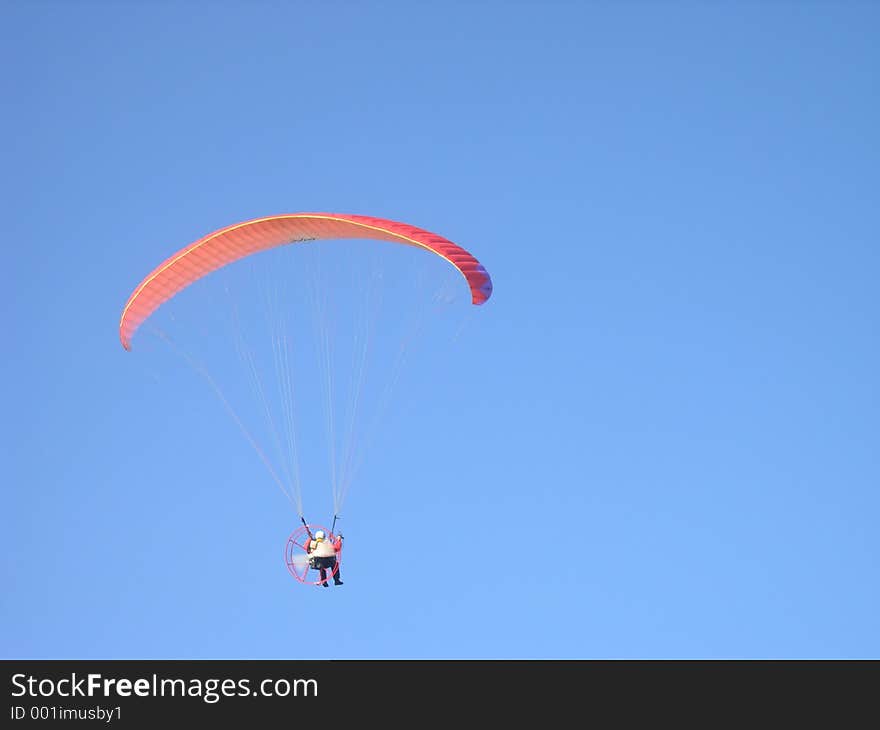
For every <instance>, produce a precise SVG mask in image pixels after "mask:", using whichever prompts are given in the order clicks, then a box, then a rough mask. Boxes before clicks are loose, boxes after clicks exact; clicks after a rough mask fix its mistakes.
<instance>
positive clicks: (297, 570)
mask: <svg viewBox="0 0 880 730" xmlns="http://www.w3.org/2000/svg"><path fill="white" fill-rule="evenodd" d="M331 239H366V240H368V241H369V240H372V241H383V242H388V243H394V244H402V245H404V246H409V247H414V248H417V249H421V250H424V251H426V252H428V253H431V254H433V255H434V256H437V257H439V258H440V259H444V260H445V261H447V262H448V263H450V264H451V265H452V266H453V267H454V268H455V270H456V271H457V272H458V274H460V275H461V276H462V277H463V278H464V280H465V283H466V285H467V287H468V290H467V291H468V293H469V295H470V302H471V304H473V305H482V304H484V303H485V302H486V301H487V300H488V299H489V297H490V296H491V294H492V281H491V279H490V277H489V274H488V272H487V271H486V269H485V268H484V267H483V266H482V264H480V262H479V261H477V259H476V258H474V256H472V255H471V254H470V253H469V252H468V251H466V250H465V249H464V248H462V247H460V246H458V245H457V244H455V243H453V242H452V241H450V240H448V239H446V238H443V237H441V236H439V235H437V234H435V233H431V232H430V231H427V230H424V229H422V228H417V227H415V226H412V225H409V224H406V223H401V222H398V221H392V220H388V219H383V218H376V217H370V216H363V215H351V214H339V213H289V214H281V215H272V216H267V217H262V218H254V219H251V220H247V221H243V222H240V223H235V224H233V225H229V226H226V227H224V228H220V229H219V230H216V231H214V232H212V233H209V234H208V235H206V236H204V237H202V238H200V239H199V240H197V241H195V242H194V243H192V244H190V245H188V246H186V247H184V248H182V249H180V250H179V251H177V252H176V253H174V254H173V255H171V256H169V257H168V258H167V259H166V260H165V261H163V262H162V263H161V264H159V265H158V266H157V267H156V268H155V269H153V271H151V272H150V273H149V274H148V275H147V276H146V277H144V279H143V280H142V281H141V282H140V284H138V285H137V286H136V287H135V289H134V290H133V291H132V293H131V295H130V296H129V298H128V301H127V302H126V303H125V306H124V308H123V310H122V316H121V317H120V321H119V338H120V341H121V343H122V346H123V347H124V348H125V349H126V350H132V343H133V339H134V337H135V334H136V333H137V332H138V331H139V329H140V328H141V327H142V326H143V325H144V324H145V323H147V322H148V320H150V318H151V317H153V315H154V314H155V313H156V312H157V310H159V309H160V308H161V307H162V306H163V305H164V304H166V303H167V302H169V301H170V300H172V299H173V298H174V297H176V296H177V295H178V294H179V293H180V292H182V291H183V290H184V289H187V288H188V287H190V286H191V285H192V284H194V283H195V282H197V281H199V280H201V279H202V278H205V277H208V276H209V275H211V274H213V273H214V272H216V271H218V270H219V269H222V268H225V267H228V266H229V265H230V264H233V263H234V262H237V261H239V260H241V259H245V258H248V257H251V256H253V255H254V254H258V253H260V252H264V251H270V250H272V249H277V248H279V247H282V246H285V245H287V244H303V243H309V242H320V241H328V240H331ZM319 245H324V244H319ZM297 248H298V247H297ZM331 286H332V284H331ZM282 309H283V308H282ZM285 324H286V321H280V323H279V325H278V327H277V329H278V330H279V331H280V334H276V335H274V336H273V337H274V338H273V341H272V346H273V349H274V352H275V355H276V357H278V353H279V352H281V355H282V356H281V357H280V363H281V365H280V366H279V371H280V373H279V377H280V379H281V393H282V396H281V398H280V401H281V406H280V407H281V408H283V409H285V411H284V415H285V418H282V419H276V418H274V417H273V416H272V414H271V412H270V411H269V409H268V406H267V416H268V419H267V420H268V423H269V424H270V426H271V428H272V431H273V433H274V432H275V429H276V426H277V423H276V421H279V422H283V423H284V424H285V425H286V427H287V435H288V437H289V438H287V439H286V441H287V442H288V443H289V447H290V448H289V451H290V456H289V457H285V458H284V459H282V465H283V469H277V468H275V467H273V465H272V464H271V463H270V460H269V458H268V457H267V455H266V453H265V450H264V449H262V448H261V447H260V445H259V444H258V443H257V440H256V439H255V438H254V437H253V436H252V435H251V434H250V431H249V430H248V429H247V428H246V427H245V425H244V423H243V422H242V419H240V418H239V417H238V415H237V414H236V413H235V412H234V410H233V408H232V406H231V405H230V403H229V402H228V400H227V398H226V397H225V396H224V395H223V393H222V392H221V390H220V388H219V386H218V385H217V384H216V382H215V380H214V378H212V377H211V375H210V374H208V373H207V371H206V370H205V369H204V368H203V367H202V366H200V365H195V363H194V362H192V361H191V358H189V357H188V356H186V354H185V353H184V356H185V357H186V359H187V360H190V364H192V365H194V367H195V369H196V370H197V371H199V372H200V374H202V375H204V376H205V377H206V379H207V380H208V381H209V384H210V385H211V386H212V388H213V389H214V390H215V391H216V392H217V394H218V396H220V398H221V401H223V404H224V406H225V407H226V408H227V410H228V411H230V413H231V415H233V418H234V419H235V420H236V421H237V422H238V425H239V427H240V428H241V430H242V432H243V433H244V434H245V435H246V436H247V438H248V440H249V441H250V442H251V444H252V445H253V446H254V448H255V449H256V450H257V452H258V454H259V455H260V457H261V458H262V460H263V461H264V463H265V464H266V466H267V467H268V468H269V471H270V473H271V475H272V477H273V479H274V480H275V481H276V483H278V485H279V486H280V487H281V489H282V491H284V492H285V494H287V495H288V496H289V497H290V496H291V495H290V494H289V488H290V487H292V491H293V492H294V495H295V496H294V497H291V500H292V501H293V502H294V503H295V506H296V507H297V511H298V513H299V518H300V521H301V522H302V523H303V526H302V527H300V528H298V530H296V531H295V532H294V533H293V534H292V535H291V536H290V537H289V539H288V541H287V545H286V546H285V563H286V565H287V568H288V571H289V572H290V574H291V575H292V576H293V577H294V578H296V579H297V580H298V581H300V582H303V583H312V584H314V585H325V586H326V585H328V583H327V580H328V578H332V579H333V580H334V583H336V584H337V585H341V583H342V581H341V578H340V564H341V549H342V540H341V535H339V534H338V533H334V529H330V530H328V529H326V528H323V527H320V526H317V525H310V524H308V523H307V522H306V520H305V518H304V517H303V508H302V496H301V494H300V486H299V476H298V456H297V454H298V452H297V449H298V446H297V438H296V433H297V432H296V429H295V425H294V423H293V420H294V419H293V411H294V407H293V384H294V381H295V378H294V377H293V375H292V374H291V372H290V370H292V368H289V365H288V364H287V360H286V358H287V357H288V355H289V352H288V348H289V345H288V340H287V337H286V333H285V332H283V331H282V330H283V329H284V326H285ZM334 334H335V333H328V332H324V333H322V336H323V338H324V339H325V340H329V339H330V338H331V337H332V336H334ZM237 344H238V343H237ZM328 346H329V345H328ZM364 348H365V349H366V348H367V346H366V345H365V346H364ZM328 358H329V356H328ZM276 364H277V363H276ZM359 367H360V370H359V371H358V377H360V378H363V372H362V370H363V367H364V366H363V363H360V365H359ZM254 374H256V372H255V371H254ZM256 385H257V390H258V392H259V396H260V398H261V399H262V400H263V401H266V400H270V399H268V398H267V396H266V393H265V388H264V387H263V385H262V381H260V380H259V379H257V381H256ZM332 386H333V383H332V379H331V378H329V376H328V385H327V388H328V399H332V396H333V394H334V392H335V391H334V389H333V387H332ZM358 387H359V386H358ZM335 390H336V391H338V390H339V389H338V388H336V389H335ZM355 397H356V399H355V400H354V401H353V405H352V409H353V411H357V409H358V408H360V407H361V403H360V391H357V392H356V396H355ZM354 420H355V417H354V415H352V416H351V421H352V423H353V422H354ZM329 421H330V426H331V430H332V427H333V419H332V418H330V419H329ZM351 428H353V426H352V427H351ZM348 436H349V437H350V436H351V434H348ZM332 438H333V435H332V434H331V452H333V445H332V444H333V441H332ZM275 440H277V441H278V442H279V443H280V442H282V441H285V439H280V438H279V439H275ZM332 458H333V454H332V453H331V459H332ZM355 461H356V460H355V459H354V458H353V457H352V454H351V450H350V449H349V450H348V451H346V453H345V455H344V457H340V463H341V466H340V468H339V469H338V470H337V468H336V466H335V465H334V466H333V467H332V469H333V477H332V481H333V482H334V483H333V484H332V485H331V486H332V487H333V497H334V511H333V525H334V528H335V524H336V519H337V518H338V517H339V510H340V508H341V502H342V499H343V498H344V496H345V494H346V493H347V489H348V484H349V483H350V481H351V474H352V472H353V468H354V467H353V466H352V464H354V463H355ZM282 471H285V472H286V473H287V475H288V476H282V473H281V472H282ZM319 535H320V536H319ZM309 571H314V572H317V573H318V574H319V577H318V578H317V579H312V575H313V574H310V572H309Z"/></svg>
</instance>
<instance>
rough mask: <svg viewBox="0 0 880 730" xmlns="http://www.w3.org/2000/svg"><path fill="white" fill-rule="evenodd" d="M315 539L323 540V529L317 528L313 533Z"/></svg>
mask: <svg viewBox="0 0 880 730" xmlns="http://www.w3.org/2000/svg"><path fill="white" fill-rule="evenodd" d="M315 539H316V540H323V539H324V531H323V530H318V531H317V532H316V533H315Z"/></svg>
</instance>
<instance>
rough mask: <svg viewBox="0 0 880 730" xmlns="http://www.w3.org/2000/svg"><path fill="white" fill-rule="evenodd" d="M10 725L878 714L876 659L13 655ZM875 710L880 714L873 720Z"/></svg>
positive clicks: (7, 677)
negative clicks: (82, 657) (33, 657)
mask: <svg viewBox="0 0 880 730" xmlns="http://www.w3.org/2000/svg"><path fill="white" fill-rule="evenodd" d="M2 665H3V676H4V680H3V681H4V684H5V693H6V698H7V703H6V704H7V706H6V708H5V710H4V711H3V712H4V721H3V724H4V726H8V727H16V726H22V727H26V726H28V725H30V724H32V723H34V722H41V723H45V722H56V723H71V722H73V723H76V724H80V723H83V722H86V723H89V724H94V725H95V726H97V725H98V724H101V725H102V726H104V727H140V726H151V727H156V726H159V725H169V724H170V725H172V726H176V725H178V724H182V723H189V722H206V723H208V722H214V723H220V724H221V725H222V726H224V727H225V726H227V725H229V724H230V723H233V724H234V725H235V726H241V725H246V726H250V725H252V724H253V723H268V722H275V721H286V722H291V721H294V722H295V723H296V724H301V723H303V722H312V721H321V722H326V721H331V720H333V719H334V718H343V717H349V718H350V717H355V718H356V719H359V720H362V721H366V720H370V721H372V720H380V721H381V720H382V719H383V718H390V717H397V718H406V717H410V718H411V719H413V720H414V721H418V723H419V724H422V723H424V722H428V723H429V724H432V723H433V722H435V721H436V720H438V719H442V718H444V717H446V718H453V719H461V718H463V717H467V718H470V719H473V718H474V717H478V716H482V717H488V718H492V719H494V720H495V721H500V720H509V721H517V720H522V719H523V718H525V717H533V718H534V717H543V718H545V719H551V718H552V719H558V720H564V719H573V718H578V719H579V721H581V720H582V721H587V719H588V718H594V719H598V718H599V717H608V716H609V713H612V715H611V716H612V717H614V718H616V719H617V720H623V719H626V718H631V717H632V718H635V717H639V718H644V717H645V716H646V715H647V716H650V717H653V719H654V720H659V719H664V718H666V719H675V718H683V717H686V716H688V715H690V716H692V717H695V718H703V719H704V720H706V721H713V722H714V721H717V720H730V719H738V720H745V721H751V722H754V721H766V720H768V719H771V718H775V719H776V720H781V721H782V720H791V719H792V718H793V717H794V716H796V715H801V716H804V717H807V718H809V719H810V720H812V721H814V722H815V721H817V720H819V719H821V718H825V719H826V720H828V721H832V720H833V721H834V722H835V724H839V722H840V720H841V719H842V718H844V717H847V716H849V717H852V718H864V719H868V718H874V717H876V715H877V711H876V702H874V699H873V698H874V697H875V696H876V695H877V687H878V680H880V671H878V669H880V665H878V663H877V662H873V661H863V662H858V661H851V662H850V661H846V662H834V661H751V660H750V661H715V662H712V661H611V660H609V661H561V660H560V661H557V660H552V661H490V660H486V661H483V660H479V661H440V660H437V661H434V660H430V661H409V660H407V661H369V660H364V661H355V660H352V661H324V660H315V661H305V660H296V661H263V660H257V661H243V660H228V661H217V660H208V661H190V660H181V661H170V660H156V661H148V660H95V661H93V660H81V661H79V660H76V661H75V660H47V661H37V660H6V661H3V662H2ZM865 713H867V714H865Z"/></svg>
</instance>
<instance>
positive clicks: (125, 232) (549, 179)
mask: <svg viewBox="0 0 880 730" xmlns="http://www.w3.org/2000/svg"><path fill="white" fill-rule="evenodd" d="M429 5H430V6H429ZM0 14H2V22H0V28H2V30H0V33H2V41H3V42H2V44H0V49H2V50H0V61H2V67H3V68H4V72H3V74H2V77H0V83H2V86H3V95H4V98H5V99H6V100H7V102H8V103H7V107H8V111H7V113H6V114H4V115H2V118H0V131H2V135H3V138H4V139H5V141H6V144H5V145H4V153H3V158H4V164H3V170H4V173H3V176H2V183H0V184H2V188H3V189H2V201H3V202H2V206H3V221H4V229H5V230H4V236H3V240H4V250H5V253H6V257H7V267H6V271H5V276H4V279H5V281H6V288H7V291H9V292H10V294H11V296H9V297H8V298H7V306H6V307H4V308H3V310H2V321H3V325H4V331H5V334H6V336H5V340H4V341H5V344H4V357H3V359H2V362H3V365H2V372H3V378H2V385H0V387H2V394H3V402H4V404H5V411H6V417H5V418H4V419H3V425H2V429H3V434H2V435H3V438H2V440H0V443H2V450H3V458H2V481H3V490H2V495H3V508H2V510H0V513H2V518H0V527H2V540H3V542H2V555H3V558H2V566H3V569H2V580H3V585H4V590H3V591H2V593H0V615H2V619H3V620H2V622H0V626H2V629H0V631H2V634H0V654H2V656H3V657H6V658H25V657H26V658H44V657H57V658H97V657H100V658H178V657H180V658H316V659H318V658H364V659H379V658H465V659H471V658H475V659H476V658H529V659H531V658H630V657H636V658H680V657H684V658H706V657H708V658H726V657H758V658H772V657H783V658H795V657H807V658H814V657H877V656H880V621H878V616H880V592H878V581H877V566H878V565H880V539H878V536H877V530H876V525H877V517H878V509H880V490H878V487H880V461H878V455H880V449H878V445H880V419H878V404H880V399H878V375H877V374H878V372H880V347H878V332H880V329H878V326H877V320H878V296H877V284H876V282H877V279H878V269H880V253H878V246H877V231H878V213H877V211H878V210H880V206H878V202H880V201H878V190H880V180H878V169H880V145H878V137H877V130H878V129H880V107H878V101H877V93H876V91H877V87H876V70H877V68H878V66H880V58H878V53H880V51H878V48H880V45H878V43H877V39H878V31H880V10H878V8H877V6H876V4H874V3H868V2H865V3H858V2H844V3H831V2H827V3H814V2H803V3H792V2H769V3H767V2H763V3H747V2H741V3H708V2H704V3H687V2H668V3H638V2H623V3H598V2H595V3H593V2H577V3H576V2H540V3H538V2H534V3H524V2H468V3H465V2H447V3H442V4H439V5H438V4H425V3H404V2H399V3H395V2H382V3H378V2H375V3H374V2H368V3H355V2H327V3H304V2H303V3H298V2H290V3H270V2H257V3H250V2H249V3H245V2H240V3H236V2H221V3H204V2H189V3H170V2H167V3H165V2H156V3H135V2H131V3H109V2H108V3H90V2H76V3H60V2H58V3H45V2H7V3H4V4H3V7H2V9H0ZM311 210H319V211H320V210H327V211H338V212H345V213H358V214H365V215H375V216H382V217H387V218H391V219H395V220H401V221H405V222H408V223H412V224H415V225H419V226H422V227H424V228H427V229H429V230H432V231H435V232H437V233H439V234H441V235H444V236H447V237H449V238H451V239H452V240H454V241H456V242H457V243H460V244H461V245H463V246H465V247H466V248H467V249H469V250H470V251H471V252H472V253H473V254H474V255H475V256H477V257H478V258H479V259H480V260H481V261H482V262H483V263H484V264H485V266H486V267H487V269H488V270H489V271H490V272H491V274H492V277H493V281H494V284H495V292H494V295H493V297H492V299H491V300H490V301H489V302H488V303H487V304H486V305H485V306H484V307H482V308H480V309H479V310H478V311H473V312H471V311H468V312H467V313H466V317H467V326H466V327H464V328H463V329H462V330H461V332H460V335H459V336H457V337H456V338H455V340H454V343H452V344H450V340H449V339H448V337H447V338H446V339H444V338H443V337H440V338H438V339H436V340H433V339H431V337H430V336H426V337H425V338H423V344H424V346H425V349H424V350H422V352H423V357H422V358H421V359H416V360H414V361H413V363H412V366H411V367H408V369H407V371H406V378H405V383H404V386H405V387H402V388H401V390H400V392H399V397H398V398H397V400H396V403H395V413H396V415H395V416H394V417H393V418H392V417H389V419H388V420H387V422H386V423H384V424H383V429H382V435H381V438H380V439H379V440H378V442H377V446H376V447H375V448H374V449H373V450H371V453H370V455H369V459H368V462H367V463H366V464H365V466H364V469H363V470H362V472H361V473H360V475H359V477H358V479H357V481H356V483H355V484H353V486H352V488H351V492H350V496H349V498H348V501H347V502H346V505H345V510H344V512H345V514H344V516H343V519H344V529H345V534H346V538H347V540H346V554H345V563H344V577H345V585H344V586H343V587H340V588H339V589H336V588H331V589H329V590H324V589H321V588H312V587H305V586H301V585H299V584H297V583H296V582H294V581H293V580H292V579H291V578H290V577H289V576H288V574H287V572H286V570H285V567H284V563H283V560H282V550H283V547H284V542H285V539H286V537H287V535H288V533H289V532H290V531H291V530H292V529H293V528H294V527H295V526H296V522H297V515H296V511H295V510H294V509H292V508H291V505H290V503H289V502H288V501H287V500H285V499H284V497H283V495H281V494H280V492H279V491H278V490H277V489H276V488H275V486H274V485H273V483H272V481H271V479H270V478H269V477H268V475H267V472H266V470H265V469H264V468H263V466H262V465H261V463H260V462H259V460H258V459H257V458H256V457H255V454H254V452H253V450H252V449H251V448H250V447H249V446H248V444H247V442H246V441H245V440H244V439H243V438H242V436H241V434H240V433H239V432H238V431H237V429H236V428H235V426H234V424H233V423H232V422H231V420H230V419H229V418H227V416H226V415H225V414H224V413H223V410H222V408H221V406H220V405H219V403H218V400H217V399H216V398H215V397H214V395H213V394H212V393H211V392H210V389H208V388H206V387H205V384H204V383H203V382H201V381H200V380H199V379H198V378H197V377H196V376H194V375H193V373H192V371H191V370H188V369H187V368H186V367H185V366H184V365H181V363H180V362H178V363H177V368H176V369H175V368H174V367H173V366H172V365H171V364H170V361H169V362H161V363H160V362H159V359H158V358H154V356H155V355H156V352H157V349H156V348H154V349H150V348H149V347H146V348H143V349H142V350H140V351H139V350H138V348H137V346H136V348H135V350H134V351H133V352H131V353H126V352H124V351H123V349H122V348H121V346H120V345H119V341H118V335H117V326H118V318H119V314H120V312H121V309H122V306H123V304H124V303H125V300H126V299H127V297H128V295H129V294H130V292H131V290H132V289H133V288H134V286H135V285H136V284H137V283H138V282H139V281H140V280H141V278H142V277H143V276H144V275H145V274H146V273H148V272H149V271H150V270H151V269H152V268H153V267H154V266H155V265H156V264H157V263H159V262H160V261H161V260H162V259H164V258H165V257H167V256H168V255H170V254H171V253H173V252H174V251H175V250H177V249H178V248H180V247H182V246H184V245H186V244H188V243H190V242H191V241H193V240H195V239H197V238H199V237H200V236H202V235H204V234H205V233H208V232H209V231H211V230H213V229H215V228H219V227H221V226H223V225H227V224H229V223H234V222H236V221H239V220H244V219H246V218H251V217H255V216H261V215H267V214H272V213H280V212H296V211H311ZM441 263H442V262H441ZM194 296H195V295H194ZM340 296H343V295H342V294H341V295H340ZM193 301H195V300H193ZM184 304H185V303H184ZM194 306H195V305H194ZM447 334H448V333H447ZM198 339H199V336H198V333H196V334H195V335H194V336H193V337H192V341H194V342H197V341H198ZM136 345H137V342H136ZM141 355H144V356H143V357H141ZM151 358H154V359H151ZM157 373H158V374H157ZM229 382H230V383H231V384H232V385H231V387H233V388H235V384H234V380H230V381H229ZM313 436H314V434H309V433H306V434H305V435H304V439H305V442H304V443H305V444H306V446H307V449H306V451H307V453H306V457H307V458H315V459H317V458H319V455H318V454H317V453H316V452H317V450H318V446H317V445H315V446H314V449H313V451H314V452H315V453H312V452H311V451H310V449H312V447H311V442H310V440H309V439H311V438H312V437H313ZM320 458H323V455H321V457H320ZM308 489H309V490H314V491H313V492H312V493H313V494H315V495H321V496H318V497H316V499H315V503H316V504H318V505H320V504H321V499H325V498H326V491H325V488H324V487H322V486H320V485H317V484H313V483H311V482H310V483H309V484H308ZM321 509H323V508H321V507H319V508H318V511H319V512H320V510H321ZM321 519H323V517H321Z"/></svg>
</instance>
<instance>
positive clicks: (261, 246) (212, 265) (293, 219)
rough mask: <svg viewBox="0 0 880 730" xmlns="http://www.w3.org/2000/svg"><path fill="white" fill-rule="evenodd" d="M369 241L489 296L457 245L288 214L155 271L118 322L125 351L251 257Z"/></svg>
mask: <svg viewBox="0 0 880 730" xmlns="http://www.w3.org/2000/svg"><path fill="white" fill-rule="evenodd" d="M333 238H370V239H377V240H382V241H390V242H394V243H402V244H405V245H408V246H417V247H419V248H423V249H425V250H427V251H430V252H432V253H434V254H437V255H438V256H441V257H442V258H444V259H446V260H447V261H449V262H450V263H451V264H452V265H453V266H455V268H456V269H458V270H459V272H461V274H462V275H463V276H464V278H465V280H466V281H467V283H468V286H469V287H470V290H471V301H472V302H473V303H474V304H483V303H484V302H485V301H486V300H487V299H488V298H489V297H490V296H491V294H492V281H491V279H490V278H489V274H488V273H487V271H486V269H485V268H483V266H482V265H481V264H480V262H479V261H477V260H476V259H475V258H474V257H473V256H471V254H469V253H468V252H467V251H465V250H464V249H463V248H461V247H460V246H458V245H456V244H454V243H452V241H449V240H447V239H445V238H442V237H441V236H438V235H437V234H435V233H430V232H429V231H426V230H423V229H421V228H416V227H415V226H411V225H408V224H406V223H399V222H396V221H391V220H385V219H383V218H372V217H370V216H364V215H346V214H340V213H289V214H284V215H273V216H268V217H266V218H255V219H253V220H249V221H244V222H242V223H236V224H234V225H231V226H227V227H226V228H221V229H220V230H217V231H214V232H213V233H210V234H208V235H207V236H205V237H204V238H201V239H199V240H198V241H196V242H195V243H192V244H190V245H189V246H187V247H186V248H183V249H181V250H180V251H178V252H177V253H176V254H174V255H173V256H171V257H170V258H168V259H166V260H165V261H164V262H163V263H162V264H160V265H159V266H158V267H156V269H155V270H153V272H152V273H150V275H149V276H147V277H146V278H145V279H144V280H143V281H142V282H141V283H140V284H139V285H138V286H137V288H136V289H135V290H134V292H133V293H132V295H131V296H130V297H129V298H128V302H126V304H125V308H124V309H123V311H122V318H121V319H120V322H119V338H120V340H121V341H122V346H123V347H124V348H125V349H126V350H130V349H131V338H132V337H133V336H134V333H135V332H136V331H137V329H138V327H140V326H141V324H142V323H143V322H144V321H145V320H146V319H147V318H148V317H149V316H150V315H151V314H152V313H153V312H155V311H156V309H158V308H159V306H160V305H161V304H162V303H163V302H166V301H168V300H169V299H171V298H172V297H173V296H174V295H175V294H177V293H178V292H179V291H181V290H182V289H184V288H186V287H187V286H189V285H190V284H192V283H193V282H194V281H196V280H198V279H200V278H202V277H203V276H206V275H207V274H210V273H211V272H212V271H216V270H217V269H219V268H221V267H223V266H226V265H227V264H230V263H232V262H233V261H237V260H238V259H241V258H244V257H245V256H248V255H250V254H252V253H256V252H258V251H264V250H266V249H270V248H274V247H276V246H282V245H284V244H288V243H297V242H301V241H315V240H324V239H333Z"/></svg>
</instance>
